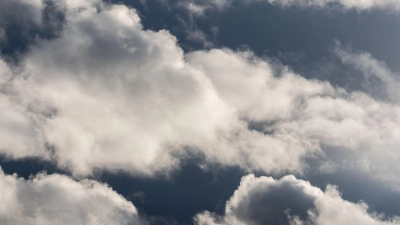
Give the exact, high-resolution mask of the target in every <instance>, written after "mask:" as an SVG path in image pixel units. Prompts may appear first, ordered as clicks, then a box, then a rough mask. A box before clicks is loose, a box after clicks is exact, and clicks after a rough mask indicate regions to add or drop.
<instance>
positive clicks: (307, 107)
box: [0, 0, 400, 180]
mask: <svg viewBox="0 0 400 225" xmlns="http://www.w3.org/2000/svg"><path fill="white" fill-rule="evenodd" d="M54 6H55V7H56V8H57V9H58V11H61V12H65V13H64V14H63V15H64V17H65V18H64V20H65V21H64V23H63V27H62V31H61V32H60V33H59V34H58V37H57V38H54V39H50V40H47V39H40V38H39V39H37V40H36V41H35V43H34V44H32V46H31V47H30V50H29V52H28V53H27V54H26V55H25V56H24V57H23V58H22V60H21V62H20V63H19V64H18V65H13V64H7V63H5V62H3V61H1V63H0V76H1V77H0V82H1V84H0V87H1V92H0V109H1V111H0V113H1V115H2V117H1V119H0V120H1V121H2V124H5V126H2V127H1V133H0V140H2V141H1V142H0V152H1V153H2V154H3V155H6V156H7V157H8V158H14V159H18V158H24V157H39V158H42V159H46V160H54V161H56V162H57V164H58V165H59V166H60V167H62V168H66V169H69V170H70V171H72V172H73V173H74V174H75V175H87V174H90V173H91V172H92V171H93V170H94V169H105V170H110V171H118V170H124V171H126V172H129V173H131V174H136V175H138V174H139V175H149V176H151V175H154V174H155V173H159V172H162V173H166V172H168V171H171V170H173V169H175V168H179V163H180V160H181V158H182V156H183V157H185V154H186V152H187V150H188V149H190V151H195V152H198V153H200V154H203V155H204V158H205V161H206V164H208V163H218V164H221V165H226V166H239V167H241V168H242V169H244V170H247V171H253V170H261V171H264V172H269V173H281V172H293V173H302V172H304V171H305V170H306V169H307V167H308V165H307V164H306V163H305V161H304V160H305V159H307V158H311V157H314V158H316V157H318V158H320V159H321V162H322V163H321V168H322V169H323V170H326V169H327V168H330V169H329V170H330V172H332V170H334V168H335V166H338V165H340V166H342V167H347V168H359V169H362V170H366V171H369V172H371V174H379V176H380V177H385V179H390V180H396V176H395V174H396V173H398V172H399V171H400V167H399V166H398V165H397V163H396V162H397V161H398V157H397V156H396V155H398V154H396V152H397V151H398V146H400V141H399V140H398V138H397V137H398V136H399V133H400V126H399V124H400V108H399V106H398V105H397V104H396V103H393V101H380V100H377V99H375V98H373V96H372V97H371V96H369V95H367V94H365V93H361V92H347V91H345V90H343V89H339V88H335V87H332V86H331V85H330V84H329V83H327V82H320V81H317V80H307V79H305V78H303V77H301V76H299V75H297V74H294V73H293V72H291V71H290V70H289V69H287V68H282V67H280V66H277V65H276V63H273V62H269V61H266V60H261V59H259V58H257V57H256V56H254V55H253V54H252V53H251V52H234V51H231V50H228V49H214V50H210V51H196V52H191V53H188V54H184V53H183V51H182V50H181V49H180V48H179V47H178V46H177V43H176V39H175V37H173V36H172V35H171V34H170V33H169V32H168V31H165V30H161V31H158V32H155V31H150V30H144V29H143V28H142V26H141V23H140V19H139V17H138V15H137V13H136V12H135V10H133V9H129V8H127V7H126V6H123V5H112V4H106V3H104V2H102V1H97V0H86V1H73V0H66V1H61V2H58V3H57V4H55V5H54ZM338 54H341V55H342V56H343V59H344V60H345V61H346V62H351V63H352V65H353V64H354V65H358V64H357V62H359V60H358V58H357V57H358V55H357V57H353V56H354V55H351V54H347V56H348V57H347V58H346V57H345V56H346V54H345V51H344V52H342V53H340V52H339V53H338ZM364 58H366V59H369V60H373V58H372V57H371V56H366V57H364ZM364 58H363V59H364ZM350 59H352V60H353V61H351V60H350ZM378 66H380V64H379V63H378V64H376V66H374V68H378ZM368 71H369V72H371V71H372V70H371V69H368ZM372 72H373V71H372ZM379 72H380V74H381V73H385V74H386V72H387V71H386V70H379ZM392 75H393V74H387V75H379V76H378V77H380V78H384V80H388V79H389V78H388V77H390V76H392ZM391 85H392V84H391ZM388 94H389V95H390V96H392V95H393V92H392V91H391V92H388ZM332 152H334V153H335V158H334V159H331V158H329V157H328V156H329V155H331V154H332ZM326 165H330V166H328V167H327V166H326Z"/></svg>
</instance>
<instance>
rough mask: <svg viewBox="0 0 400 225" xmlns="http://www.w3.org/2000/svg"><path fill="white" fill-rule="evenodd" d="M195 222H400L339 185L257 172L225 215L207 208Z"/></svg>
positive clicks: (244, 182) (204, 224)
mask: <svg viewBox="0 0 400 225" xmlns="http://www.w3.org/2000/svg"><path fill="white" fill-rule="evenodd" d="M195 221H196V223H197V224H199V225H212V224H214V225H216V224H221V225H223V224H226V225H228V224H229V225H242V224H247V225H261V224H275V225H286V224H287V225H317V224H318V225H329V224H360V225H361V224H363V225H378V224H380V225H384V224H385V225H389V224H393V225H394V224H400V220H399V219H398V218H396V217H395V218H390V219H387V218H386V219H385V216H384V215H382V214H377V213H375V212H371V211H370V210H369V209H368V205H367V204H365V203H363V202H359V203H352V202H348V201H346V200H343V199H342V198H341V196H340V193H339V191H338V190H337V187H335V186H331V185H328V186H327V188H326V190H325V192H323V191H321V190H320V189H319V188H316V187H314V186H312V185H311V184H310V183H309V182H306V181H303V180H298V179H296V178H295V177H294V176H286V177H283V178H282V179H280V180H274V179H273V178H271V177H260V178H256V177H255V176H254V175H248V176H245V177H243V178H242V181H241V183H240V186H239V188H238V189H237V190H236V191H235V193H234V194H233V196H232V197H231V198H230V199H229V201H227V203H226V208H225V214H224V215H217V214H214V213H211V212H208V211H205V212H203V213H200V214H198V215H196V217H195Z"/></svg>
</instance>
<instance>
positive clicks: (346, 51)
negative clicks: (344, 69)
mask: <svg viewBox="0 0 400 225" xmlns="http://www.w3.org/2000/svg"><path fill="white" fill-rule="evenodd" d="M333 52H334V54H335V55H336V56H337V57H338V58H339V59H340V60H341V61H342V63H343V64H346V65H350V66H351V67H353V68H355V69H356V70H359V71H361V72H362V74H363V75H364V78H365V82H364V86H365V87H366V88H367V89H368V90H370V91H371V92H370V94H374V92H376V95H377V96H378V97H379V96H382V95H383V96H385V97H386V99H387V100H389V101H391V102H394V103H400V80H399V79H400V75H399V74H396V73H394V72H392V71H391V70H390V69H389V68H388V67H387V65H386V64H385V63H384V62H381V61H379V60H376V59H375V58H373V57H372V56H371V54H369V53H367V52H354V51H352V50H351V49H350V48H345V47H343V46H342V45H341V44H340V43H339V42H336V45H335V48H334V49H333Z"/></svg>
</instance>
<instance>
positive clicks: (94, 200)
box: [0, 170, 147, 225]
mask: <svg viewBox="0 0 400 225" xmlns="http://www.w3.org/2000/svg"><path fill="white" fill-rule="evenodd" d="M0 198H1V201H2V204H1V206H0V223H1V224H4V225H8V224H10V225H11V224H27V225H39V224H40V225H47V224H48V225H50V224H51V225H67V224H93V225H95V224H96V225H98V224H104V225H106V224H118V225H144V224H147V222H145V221H142V219H140V218H139V216H138V213H137V210H136V208H135V207H134V206H133V205H132V203H131V202H128V201H127V200H125V199H124V198H123V197H122V196H120V195H119V194H117V193H116V192H114V191H113V190H112V189H111V188H109V187H107V186H106V185H104V184H101V183H98V182H96V181H92V180H82V181H80V182H77V181H74V180H72V179H70V178H68V177H66V176H63V175H57V174H54V175H46V174H39V175H37V176H35V177H32V178H30V179H29V180H24V179H23V178H18V177H17V175H5V174H4V172H3V171H1V170H0Z"/></svg>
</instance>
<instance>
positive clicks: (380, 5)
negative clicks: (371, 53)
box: [181, 0, 400, 16]
mask: <svg viewBox="0 0 400 225" xmlns="http://www.w3.org/2000/svg"><path fill="white" fill-rule="evenodd" d="M238 1H242V2H245V3H250V4H251V3H254V2H267V3H269V4H272V5H276V6H280V7H300V8H316V9H326V8H328V9H329V8H330V9H342V10H351V9H355V10H358V11H369V10H374V9H384V10H388V11H396V12H398V11H399V10H400V3H399V1H397V0H238ZM231 3H232V0H208V1H204V2H202V3H197V1H193V0H192V1H190V2H189V3H181V5H184V6H185V7H186V8H187V9H188V10H189V12H191V13H193V14H194V15H200V16H202V15H204V11H205V10H210V9H211V10H225V9H228V8H229V7H230V5H231Z"/></svg>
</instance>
